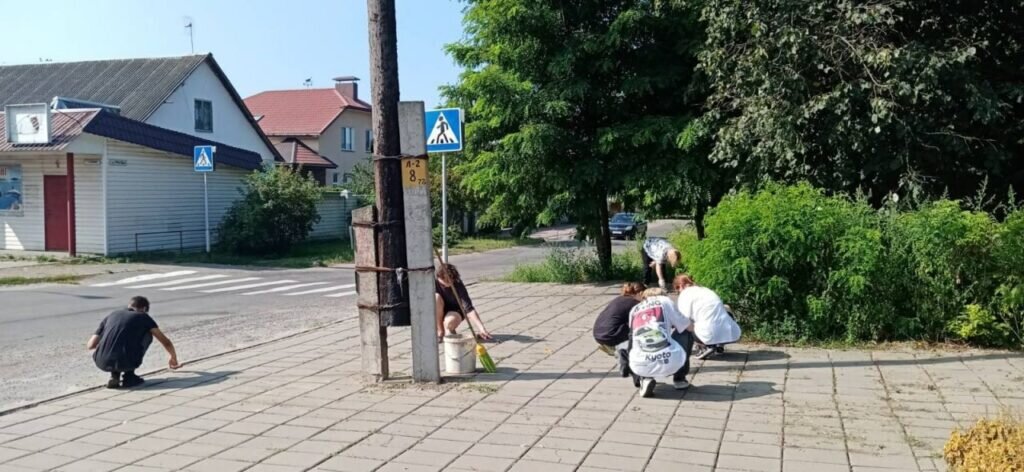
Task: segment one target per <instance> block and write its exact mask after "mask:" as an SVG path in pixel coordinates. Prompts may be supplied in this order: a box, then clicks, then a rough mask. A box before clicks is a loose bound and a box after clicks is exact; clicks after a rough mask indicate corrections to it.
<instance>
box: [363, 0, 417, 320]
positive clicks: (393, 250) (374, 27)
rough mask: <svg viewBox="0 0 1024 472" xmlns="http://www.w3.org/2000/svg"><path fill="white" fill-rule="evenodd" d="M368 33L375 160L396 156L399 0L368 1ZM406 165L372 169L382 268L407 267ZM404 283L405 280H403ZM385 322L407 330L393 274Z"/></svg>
mask: <svg viewBox="0 0 1024 472" xmlns="http://www.w3.org/2000/svg"><path fill="white" fill-rule="evenodd" d="M366 5H367V13H368V19H369V32H370V88H371V89H372V105H373V115H372V116H373V137H374V147H375V149H374V151H375V154H376V155H377V156H384V157H390V156H398V155H399V154H401V142H400V138H399V135H398V133H399V132H398V99H399V97H398V36H397V33H396V27H395V0H367V2H366ZM401 179H402V165H401V161H400V160H398V159H390V158H387V159H377V160H376V161H375V165H374V189H375V190H376V193H377V195H376V202H375V204H376V207H377V215H378V221H379V222H380V223H379V224H380V231H379V232H378V235H377V253H378V254H379V255H380V257H379V259H380V261H379V265H380V266H381V267H386V268H392V269H393V268H398V267H402V268H404V267H406V266H407V265H408V264H407V260H406V254H405V202H404V200H403V198H402V180H401ZM403 282H404V281H403ZM378 283H379V293H380V297H379V302H378V303H379V304H380V306H381V310H380V314H381V323H382V324H383V325H384V326H409V324H410V319H409V306H408V303H406V297H405V294H406V293H408V290H404V288H403V287H402V286H401V285H400V284H399V281H398V278H397V277H396V274H395V273H394V272H381V273H380V275H379V277H378Z"/></svg>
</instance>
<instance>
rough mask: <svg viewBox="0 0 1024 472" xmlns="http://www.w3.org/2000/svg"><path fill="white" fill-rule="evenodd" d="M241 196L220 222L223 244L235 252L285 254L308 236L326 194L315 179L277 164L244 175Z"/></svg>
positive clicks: (317, 219)
mask: <svg viewBox="0 0 1024 472" xmlns="http://www.w3.org/2000/svg"><path fill="white" fill-rule="evenodd" d="M241 192H242V198H241V199H240V200H238V201H236V202H235V204H234V205H232V206H231V209H230V210H229V211H228V214H227V215H226V216H225V217H224V220H223V221H222V222H221V225H220V244H221V246H222V247H223V248H224V249H225V250H227V251H228V252H232V253H235V254H283V253H284V252H286V251H287V250H288V248H289V247H291V245H292V244H294V243H297V242H299V241H302V240H304V239H306V237H307V236H308V235H309V232H310V231H312V230H313V225H314V224H316V223H317V222H318V221H320V215H319V214H317V210H316V205H317V203H318V202H319V201H320V199H321V198H322V196H323V194H322V192H321V191H320V188H319V187H318V186H317V184H316V182H315V181H313V180H312V179H311V178H309V177H306V176H303V175H301V174H299V173H298V172H296V171H293V170H291V169H290V168H288V167H283V166H275V167H272V168H268V169H264V170H261V171H259V172H253V173H251V174H249V175H248V176H247V177H246V178H245V188H243V189H242V190H241Z"/></svg>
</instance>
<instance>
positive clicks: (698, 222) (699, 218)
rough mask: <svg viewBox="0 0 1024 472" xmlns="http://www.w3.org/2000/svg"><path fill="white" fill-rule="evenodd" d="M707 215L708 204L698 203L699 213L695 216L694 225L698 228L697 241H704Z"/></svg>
mask: <svg viewBox="0 0 1024 472" xmlns="http://www.w3.org/2000/svg"><path fill="white" fill-rule="evenodd" d="M707 213H708V204H707V202H704V201H701V202H697V211H696V213H695V214H694V215H693V225H694V226H695V227H696V228H697V239H704V216H706V215H707Z"/></svg>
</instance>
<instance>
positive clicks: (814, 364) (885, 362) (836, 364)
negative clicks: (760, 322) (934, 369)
mask: <svg viewBox="0 0 1024 472" xmlns="http://www.w3.org/2000/svg"><path fill="white" fill-rule="evenodd" d="M771 353H778V355H775V356H774V357H773V356H772V354H771ZM729 354H730V353H729V352H726V353H725V354H723V355H721V356H716V357H712V358H711V359H708V360H707V361H705V363H704V365H703V366H702V367H701V371H703V372H723V371H727V370H733V369H735V368H736V367H735V365H722V366H715V365H714V363H715V362H716V361H723V363H724V362H738V361H742V360H744V359H748V360H753V361H772V360H782V359H788V358H789V357H790V356H789V355H788V354H786V353H784V352H781V351H761V350H759V351H749V353H747V354H748V355H746V356H744V355H743V354H744V353H743V352H742V351H735V352H733V353H732V354H733V355H732V356H729ZM913 354H914V353H907V355H911V356H912V355H913ZM1008 358H1024V356H1022V355H1020V354H1016V353H998V354H997V353H992V354H980V355H968V356H955V355H953V356H940V357H910V358H907V359H862V360H836V361H821V360H812V361H807V362H804V361H799V360H797V361H791V362H780V363H773V364H748V365H746V366H745V367H744V370H775V369H822V368H843V367H874V366H880V367H889V366H915V365H934V364H949V363H957V362H965V361H984V360H1003V359H1008Z"/></svg>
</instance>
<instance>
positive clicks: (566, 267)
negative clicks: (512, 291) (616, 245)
mask: <svg viewBox="0 0 1024 472" xmlns="http://www.w3.org/2000/svg"><path fill="white" fill-rule="evenodd" d="M642 275H643V269H642V268H641V262H640V254H639V253H637V252H635V251H629V252H627V253H622V254H612V269H611V272H610V273H609V274H603V273H602V271H601V268H600V264H599V263H598V259H597V254H595V253H594V251H593V249H592V248H579V249H560V248H555V249H553V250H552V251H551V254H548V257H547V259H545V260H544V261H543V262H540V263H536V264H521V265H518V266H516V267H515V268H514V269H513V270H512V273H511V274H509V275H508V276H507V277H505V280H506V281H508V282H528V283H544V282H548V283H562V284H578V283H592V282H604V281H610V280H640V278H641V277H642Z"/></svg>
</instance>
